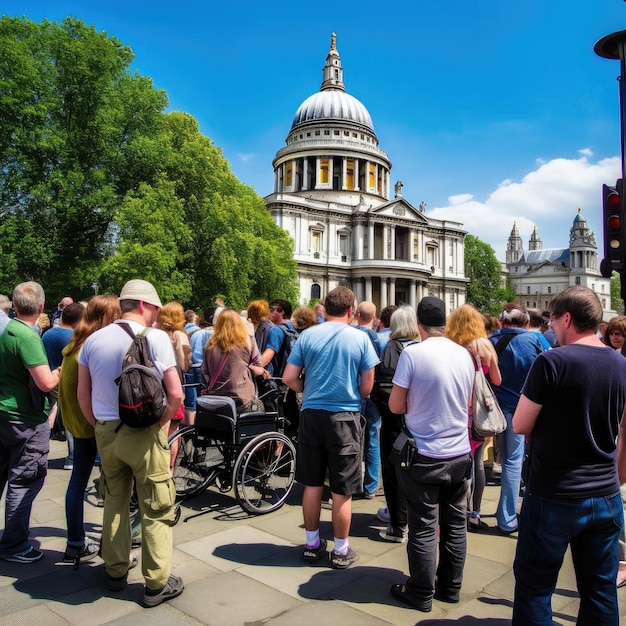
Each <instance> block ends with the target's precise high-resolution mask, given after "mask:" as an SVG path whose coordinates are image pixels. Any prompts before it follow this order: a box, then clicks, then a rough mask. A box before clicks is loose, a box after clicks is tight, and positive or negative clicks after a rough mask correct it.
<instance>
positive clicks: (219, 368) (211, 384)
mask: <svg viewBox="0 0 626 626" xmlns="http://www.w3.org/2000/svg"><path fill="white" fill-rule="evenodd" d="M227 358H228V352H226V353H225V354H224V356H222V360H221V361H220V364H219V365H218V366H217V369H216V370H215V374H213V376H211V380H210V381H209V384H208V386H207V391H211V389H213V387H215V383H217V379H218V378H219V377H220V374H221V373H222V370H223V369H224V365H226V359H227Z"/></svg>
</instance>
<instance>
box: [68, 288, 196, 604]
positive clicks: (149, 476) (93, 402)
mask: <svg viewBox="0 0 626 626" xmlns="http://www.w3.org/2000/svg"><path fill="white" fill-rule="evenodd" d="M120 306H121V308H122V318H121V319H120V320H117V321H116V322H115V323H113V324H110V325H109V326H105V327H104V328H101V329H100V330H98V331H96V332H95V333H94V334H93V335H91V336H90V337H88V338H87V340H86V341H85V344H84V345H83V348H82V350H81V352H80V356H79V366H78V392H77V395H78V401H79V403H80V407H81V410H82V411H83V414H84V415H85V417H86V418H87V420H88V421H89V422H90V423H91V424H92V425H93V426H94V428H95V432H96V442H97V444H98V450H99V452H100V458H101V463H102V472H103V476H104V483H105V489H106V491H105V493H106V497H105V499H104V515H103V521H102V557H103V559H104V561H105V565H106V572H107V575H108V587H109V589H110V590H111V591H121V590H122V589H124V587H125V586H126V582H127V579H128V569H129V558H130V547H131V532H130V516H129V506H128V503H129V500H130V496H131V491H132V486H133V479H134V480H135V483H136V485H137V495H138V500H139V508H140V514H141V525H142V537H143V549H142V573H143V576H144V578H145V581H146V588H145V594H144V597H143V604H144V606H146V607H152V606H157V605H159V604H161V603H162V602H163V601H165V600H169V599H170V598H175V597H176V596H178V595H180V594H181V593H182V591H183V588H184V585H183V581H182V579H181V578H180V577H178V576H175V575H173V574H171V573H170V571H171V562H172V528H171V524H172V521H173V518H174V504H175V489H174V484H173V480H172V475H171V472H170V454H169V446H168V444H167V432H168V428H169V422H170V419H171V418H172V416H173V415H174V413H175V412H176V409H178V407H179V406H180V403H181V401H182V399H183V390H182V386H181V383H180V378H179V376H178V372H177V370H176V357H175V354H174V349H173V348H172V342H171V340H170V338H169V336H168V335H167V334H166V333H165V332H164V331H162V330H159V329H156V328H151V327H152V325H153V324H154V322H155V321H156V317H157V313H158V311H159V309H160V308H161V307H162V304H161V299H160V298H159V295H158V294H157V292H156V289H155V288H154V286H153V285H152V284H151V283H149V282H147V281H145V280H139V279H135V280H130V281H128V282H127V283H126V284H125V285H124V287H123V288H122V291H121V293H120ZM120 323H122V324H124V323H125V324H127V325H128V326H129V327H130V329H131V330H132V332H133V333H135V334H137V333H141V334H144V335H145V336H146V339H147V341H148V347H149V348H150V352H151V356H152V360H153V361H154V364H155V367H156V369H157V370H158V371H159V373H161V374H162V375H163V386H164V388H165V392H166V395H167V405H168V406H167V411H166V412H165V414H164V416H163V418H162V419H161V421H160V422H157V423H156V424H153V425H152V426H148V427H145V428H129V427H128V426H125V425H123V424H122V422H121V421H120V418H119V409H118V389H117V386H116V384H115V379H116V378H117V377H118V376H119V375H120V373H121V371H122V361H123V359H124V355H125V354H126V351H127V350H128V348H129V347H130V344H131V342H132V339H131V337H130V335H129V334H128V333H127V331H126V330H125V329H124V327H123V326H121V325H120Z"/></svg>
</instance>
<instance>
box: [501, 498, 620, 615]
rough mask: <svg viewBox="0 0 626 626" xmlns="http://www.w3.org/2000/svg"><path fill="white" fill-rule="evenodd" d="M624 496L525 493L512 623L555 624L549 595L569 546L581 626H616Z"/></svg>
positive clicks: (514, 565)
mask: <svg viewBox="0 0 626 626" xmlns="http://www.w3.org/2000/svg"><path fill="white" fill-rule="evenodd" d="M622 526H623V510H622V500H621V497H620V494H619V492H617V493H615V494H614V495H612V496H605V497H596V498H585V499H571V500H549V499H546V498H542V497H540V496H536V495H533V494H527V495H526V496H525V497H524V503H523V505H522V512H521V517H520V529H519V538H518V540H517V551H516V553H515V562H514V564H513V571H514V573H515V601H514V605H513V626H522V625H523V626H544V625H545V626H552V607H551V598H552V594H553V593H554V589H555V587H556V582H557V576H558V573H559V570H560V568H561V565H562V563H563V557H564V556H565V552H566V551H567V547H568V545H569V546H571V552H572V560H573V562H574V570H575V572H576V582H577V584H578V593H579V595H580V607H579V609H578V620H577V621H576V624H577V625H578V626H598V625H599V624H602V626H618V624H619V608H618V604H617V589H616V586H615V579H616V577H617V566H618V555H617V550H618V539H619V533H620V530H621V528H622Z"/></svg>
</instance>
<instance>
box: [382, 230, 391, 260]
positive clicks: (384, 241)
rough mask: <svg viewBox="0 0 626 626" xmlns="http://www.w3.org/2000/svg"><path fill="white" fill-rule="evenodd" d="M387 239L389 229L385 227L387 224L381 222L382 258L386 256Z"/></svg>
mask: <svg viewBox="0 0 626 626" xmlns="http://www.w3.org/2000/svg"><path fill="white" fill-rule="evenodd" d="M388 241H389V229H388V228H387V224H383V256H382V258H383V260H385V259H386V258H387V245H388Z"/></svg>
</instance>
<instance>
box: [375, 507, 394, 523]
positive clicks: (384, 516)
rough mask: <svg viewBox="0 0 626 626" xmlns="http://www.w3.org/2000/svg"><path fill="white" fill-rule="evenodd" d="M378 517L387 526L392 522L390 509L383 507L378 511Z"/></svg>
mask: <svg viewBox="0 0 626 626" xmlns="http://www.w3.org/2000/svg"><path fill="white" fill-rule="evenodd" d="M376 517H377V518H378V519H379V520H380V521H381V522H384V523H385V524H389V522H390V521H391V516H390V515H389V509H388V508H387V507H383V508H382V509H378V512H377V513H376Z"/></svg>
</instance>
